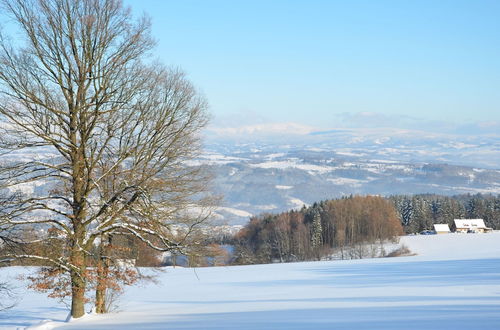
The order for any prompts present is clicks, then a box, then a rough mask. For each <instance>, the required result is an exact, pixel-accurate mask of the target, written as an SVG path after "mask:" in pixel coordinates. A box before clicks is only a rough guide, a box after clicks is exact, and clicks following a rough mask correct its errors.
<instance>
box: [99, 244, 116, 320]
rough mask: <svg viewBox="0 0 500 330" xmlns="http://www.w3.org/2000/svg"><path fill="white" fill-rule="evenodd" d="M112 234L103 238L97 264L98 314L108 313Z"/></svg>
mask: <svg viewBox="0 0 500 330" xmlns="http://www.w3.org/2000/svg"><path fill="white" fill-rule="evenodd" d="M111 237H112V236H111V235H108V236H107V242H105V238H104V237H103V238H102V239H101V248H100V255H99V261H98V264H97V286H96V291H95V310H96V313H98V314H104V313H107V312H108V310H107V308H106V290H107V288H108V285H107V281H108V277H109V252H110V249H111Z"/></svg>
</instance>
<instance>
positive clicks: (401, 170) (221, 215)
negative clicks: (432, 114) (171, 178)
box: [8, 124, 500, 225]
mask: <svg viewBox="0 0 500 330" xmlns="http://www.w3.org/2000/svg"><path fill="white" fill-rule="evenodd" d="M270 128H271V129H270V130H266V129H262V127H256V126H254V127H251V128H250V129H243V130H241V129H240V130H238V129H235V130H229V131H228V130H225V131H224V130H222V131H209V132H208V134H207V135H208V136H207V137H206V139H205V141H206V146H205V152H204V153H203V154H202V155H201V156H200V157H199V158H198V159H197V160H195V161H192V162H191V163H189V164H188V165H190V166H197V165H201V164H202V165H205V166H207V167H208V169H209V170H210V171H211V172H212V173H213V174H214V182H213V190H214V191H215V192H216V193H218V194H220V195H223V196H224V201H223V203H222V205H220V207H219V208H218V210H217V214H218V217H217V218H218V220H219V221H220V222H221V223H224V224H229V225H237V224H243V223H245V222H246V221H248V219H249V217H250V216H252V215H257V214H261V213H264V212H282V211H285V210H289V209H293V208H300V207H302V206H303V205H305V204H311V203H313V202H316V201H320V200H324V199H331V198H335V197H340V196H346V195H350V194H375V195H391V194H417V193H436V194H444V195H455V194H463V193H471V194H476V193H484V194H489V193H491V194H499V193H500V165H499V164H500V133H491V132H487V133H485V134H477V135H465V134H464V135H460V134H444V133H429V132H426V131H416V130H404V129H384V128H378V129H374V128H370V129H336V130H329V131H315V130H311V129H308V128H307V127H302V126H300V125H293V124H289V125H282V126H279V127H278V126H271V127H270ZM53 152H54V151H53V150H50V149H47V150H46V152H40V151H39V150H38V152H37V153H33V152H29V151H23V152H13V153H11V154H9V155H8V159H10V160H11V161H28V160H32V159H39V160H43V159H44V158H47V157H49V158H50V157H54V156H56V155H55V154H53ZM49 189H50V184H49V183H48V182H39V183H37V184H34V183H27V184H23V185H18V186H16V187H15V188H14V187H12V190H20V191H22V192H24V193H26V194H36V195H43V194H44V193H45V192H46V191H48V190H49Z"/></svg>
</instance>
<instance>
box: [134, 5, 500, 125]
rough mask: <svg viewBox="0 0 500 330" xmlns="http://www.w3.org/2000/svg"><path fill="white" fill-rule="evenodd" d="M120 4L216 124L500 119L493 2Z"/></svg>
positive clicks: (498, 19) (497, 22)
mask: <svg viewBox="0 0 500 330" xmlns="http://www.w3.org/2000/svg"><path fill="white" fill-rule="evenodd" d="M125 3H126V4H128V5H130V6H131V7H132V9H133V12H134V13H135V14H140V13H142V12H145V13H147V14H148V15H150V16H151V18H152V21H153V34H154V36H155V38H156V39H157V40H158V48H157V51H156V54H155V55H156V56H158V57H159V58H160V59H161V60H162V61H163V62H165V63H168V64H173V65H178V66H180V67H182V68H183V69H184V70H185V71H186V72H187V73H188V75H189V77H190V78H191V80H192V81H193V82H194V83H195V84H196V85H197V86H198V87H199V88H200V89H201V90H202V91H203V93H204V94H205V95H206V96H207V98H208V100H209V102H210V105H211V112H212V113H213V115H214V117H215V120H214V122H215V123H224V124H227V123H231V122H233V123H235V124H236V123H238V122H247V123H249V124H255V123H259V122H268V121H270V122H280V121H281V122H283V121H289V122H300V123H304V124H307V125H313V126H319V127H336V126H342V125H350V124H352V125H357V124H359V119H360V118H363V117H366V118H367V120H370V118H374V117H377V118H379V119H380V118H386V119H387V120H388V122H389V123H390V122H393V123H394V122H395V121H405V122H408V119H411V120H414V122H415V123H416V124H418V122H419V121H422V122H429V121H432V122H443V121H446V122H449V123H451V124H457V125H458V124H464V123H466V122H470V121H474V122H492V121H499V120H500V89H499V87H500V1H477V0H475V1H472V0H470V1H459V0H453V1H443V0H439V1H435V0H433V1H409V0H406V1H405V0H398V1H373V0H367V1H356V0H354V1H347V0H346V1H318V0H317V1H305V0H304V1H294V0H287V1H282V0H267V1H259V0H252V1H222V0H210V1H208V0H197V1H194V0H183V1H169V0H167V1H162V0H126V1H125ZM353 118H354V119H356V120H357V121H358V123H356V120H353V121H351V122H350V121H349V120H350V119H353ZM378 124H380V125H382V123H380V122H378Z"/></svg>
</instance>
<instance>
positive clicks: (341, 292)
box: [0, 232, 500, 330]
mask: <svg viewBox="0 0 500 330" xmlns="http://www.w3.org/2000/svg"><path fill="white" fill-rule="evenodd" d="M401 241H402V243H404V244H405V245H406V246H408V247H409V248H410V249H411V250H412V251H413V252H416V253H418V255H416V256H412V257H401V258H384V259H364V260H352V261H328V262H307V263H291V264H273V265H255V266H238V267H218V268H200V269H196V271H195V270H193V269H184V268H175V269H172V268H168V269H166V270H165V272H163V273H161V274H160V275H159V278H160V282H161V283H160V284H159V285H155V284H151V283H150V284H147V285H144V286H142V287H132V288H128V289H127V292H126V294H125V295H124V296H123V297H122V298H121V304H120V310H121V312H119V313H114V314H109V315H105V316H97V315H89V316H86V317H84V318H83V319H79V320H76V321H72V322H70V323H64V320H65V318H66V316H67V313H68V311H67V309H66V308H65V306H64V305H58V304H57V303H56V302H55V301H51V300H49V299H47V298H46V297H45V296H43V295H41V294H36V293H33V292H25V293H24V294H23V299H22V301H20V302H19V304H18V305H17V306H16V307H15V308H14V309H12V310H10V311H8V312H4V313H2V314H0V328H2V329H16V328H23V327H28V326H31V325H37V324H39V326H38V328H39V329H42V328H44V329H50V328H52V327H57V328H58V329H426V330H428V329H500V232H495V233H490V234H462V235H460V234H448V235H430V236H408V237H403V238H402V240H401ZM20 272H26V270H25V269H22V268H10V269H2V270H0V276H2V278H5V276H6V275H7V274H10V275H14V274H17V273H20ZM19 285H20V284H19ZM18 291H23V290H22V289H21V288H19V289H18ZM45 319H51V320H52V322H46V323H43V324H41V325H40V322H41V321H43V320H45Z"/></svg>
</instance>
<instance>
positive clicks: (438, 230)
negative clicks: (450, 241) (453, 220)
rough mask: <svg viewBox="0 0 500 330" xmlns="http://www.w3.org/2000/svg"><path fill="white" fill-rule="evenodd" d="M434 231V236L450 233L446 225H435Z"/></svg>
mask: <svg viewBox="0 0 500 330" xmlns="http://www.w3.org/2000/svg"><path fill="white" fill-rule="evenodd" d="M434 231H435V232H436V234H447V233H449V232H450V227H449V226H448V224H447V223H440V224H435V225H434Z"/></svg>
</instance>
